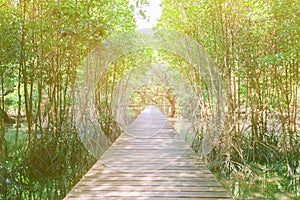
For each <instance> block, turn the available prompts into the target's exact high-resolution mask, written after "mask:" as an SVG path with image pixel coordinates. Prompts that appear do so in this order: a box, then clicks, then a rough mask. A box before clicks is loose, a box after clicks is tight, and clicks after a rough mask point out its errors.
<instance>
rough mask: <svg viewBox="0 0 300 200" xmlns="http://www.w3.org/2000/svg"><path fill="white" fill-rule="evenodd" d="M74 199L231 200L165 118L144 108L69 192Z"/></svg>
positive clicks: (154, 108) (152, 109)
mask: <svg viewBox="0 0 300 200" xmlns="http://www.w3.org/2000/svg"><path fill="white" fill-rule="evenodd" d="M71 199H72V200H73V199H80V200H83V199H91V200H92V199H168V200H169V199H202V200H204V199H210V200H212V199H232V197H231V196H230V195H229V194H228V192H227V191H226V190H225V189H224V188H223V187H222V186H221V185H220V183H219V182H218V181H217V180H216V178H215V177H214V175H213V174H212V173H211V172H210V171H209V170H208V168H207V167H206V166H205V165H204V163H203V162H202V161H201V160H200V159H199V158H198V156H197V155H196V154H195V153H194V152H193V150H192V149H191V148H190V147H189V145H188V144H187V143H186V142H185V141H184V140H183V139H182V138H180V136H179V134H178V133H177V132H176V131H175V130H174V128H173V127H172V125H171V124H170V122H169V121H168V120H167V118H166V117H165V116H164V115H163V114H162V113H161V112H160V111H159V110H158V109H157V108H156V107H147V108H146V109H145V110H144V111H143V112H142V113H141V114H140V115H139V116H138V118H137V119H136V120H135V121H134V122H133V123H132V124H131V126H130V127H129V128H128V130H127V131H126V132H125V133H123V134H122V135H121V136H120V137H119V138H118V139H117V141H116V142H115V143H114V144H113V145H112V146H111V147H110V148H109V149H108V150H107V151H106V152H105V153H104V154H103V156H102V157H101V158H100V159H99V161H98V162H97V163H96V164H95V165H94V166H93V167H92V168H91V169H90V170H89V171H88V172H87V174H86V175H85V176H84V177H83V178H82V179H81V181H80V182H79V183H78V184H77V185H76V186H75V187H74V188H73V189H72V190H71V191H70V193H69V194H68V195H67V196H66V197H65V200H71Z"/></svg>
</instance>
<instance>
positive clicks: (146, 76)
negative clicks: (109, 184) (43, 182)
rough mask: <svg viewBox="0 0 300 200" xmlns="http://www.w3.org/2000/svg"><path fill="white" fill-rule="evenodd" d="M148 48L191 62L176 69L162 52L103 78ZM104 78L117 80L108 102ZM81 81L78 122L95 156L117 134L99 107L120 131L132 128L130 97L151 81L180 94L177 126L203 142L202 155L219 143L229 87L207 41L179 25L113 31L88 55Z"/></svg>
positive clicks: (76, 99) (76, 100)
mask: <svg viewBox="0 0 300 200" xmlns="http://www.w3.org/2000/svg"><path fill="white" fill-rule="evenodd" d="M145 49H151V50H154V51H163V52H166V53H169V54H172V55H173V56H174V55H175V57H178V58H181V59H183V60H184V61H185V64H182V65H181V64H177V65H176V66H177V68H176V69H174V68H172V65H174V63H173V62H172V63H171V62H170V61H168V60H163V58H162V57H160V59H158V60H156V61H153V60H148V61H146V62H144V63H139V64H138V65H136V66H133V67H131V68H130V67H129V68H127V71H126V72H122V74H123V76H122V77H121V78H119V79H112V80H110V79H109V80H108V79H107V78H106V79H105V78H103V74H105V73H108V72H109V70H110V68H111V67H112V65H113V67H115V70H119V71H120V70H122V69H121V67H120V66H121V64H120V63H118V61H120V60H121V59H122V58H126V57H128V56H141V55H138V53H139V52H140V51H143V50H145ZM158 57H159V56H158ZM174 62H175V61H174ZM123 64H124V63H123ZM175 64H176V63H175ZM101 77H102V78H101ZM103 80H105V81H106V83H107V82H109V81H110V82H114V84H113V87H111V88H110V90H111V91H109V93H110V94H111V96H110V98H109V103H106V104H105V105H102V103H101V102H102V101H101V102H100V101H98V100H99V98H101V97H99V94H101V95H103V94H102V93H101V91H102V90H103V84H104V82H103ZM75 84H76V87H75V88H76V89H75V91H74V103H75V104H74V107H75V116H74V121H75V126H76V128H77V129H78V131H79V135H80V138H81V140H82V142H83V144H84V145H85V146H86V148H87V149H88V150H89V151H90V152H91V153H92V155H93V156H94V157H95V158H99V157H100V156H101V155H102V154H103V152H104V151H105V150H106V149H107V148H108V147H109V146H110V145H111V144H112V142H113V141H114V139H115V138H116V137H117V135H116V136H115V137H114V139H111V138H109V137H108V136H107V134H106V133H105V130H103V125H102V124H105V123H106V121H105V120H107V119H106V116H102V115H101V114H99V113H101V112H102V111H103V110H107V112H109V116H110V118H112V119H111V120H113V121H114V122H115V125H116V126H117V127H118V128H117V129H116V130H114V131H121V132H126V128H127V127H128V125H129V124H130V122H131V120H132V118H131V117H130V106H129V105H130V102H131V100H130V99H131V97H132V95H133V94H134V93H135V92H136V91H138V90H139V89H141V88H145V87H147V86H148V87H152V86H160V87H161V88H164V89H166V91H171V93H172V95H173V96H175V97H176V107H177V108H178V110H180V112H179V115H177V116H176V117H177V121H179V122H180V123H177V125H178V126H176V129H177V131H178V132H179V133H181V134H182V135H184V137H186V138H187V139H188V140H189V142H190V143H195V144H198V149H199V152H200V153H201V155H202V156H205V155H207V154H208V153H209V152H210V151H211V150H212V149H213V148H214V146H215V145H217V143H218V139H219V136H220V135H221V134H222V133H223V131H224V127H225V123H224V121H225V113H226V110H225V92H224V89H223V85H222V81H221V77H220V75H219V73H218V70H217V68H216V66H215V65H214V64H213V62H212V60H211V59H210V57H209V56H208V55H207V54H206V52H205V50H204V48H203V47H202V46H201V45H199V44H198V43H197V42H196V41H194V40H192V39H191V38H189V37H188V36H186V35H183V34H180V33H177V32H174V31H166V30H155V31H154V30H152V29H142V30H137V31H135V32H129V33H124V34H120V35H117V36H112V37H111V38H109V39H108V40H106V41H104V42H103V43H102V44H101V45H99V46H97V48H95V49H94V51H92V52H91V53H90V54H89V55H88V56H87V57H86V60H85V61H84V63H83V64H82V66H80V67H79V69H78V71H77V77H76V83H75ZM106 89H107V88H106ZM99 91H100V93H99ZM107 107H109V108H107ZM99 111H100V112H99ZM109 128H111V127H109Z"/></svg>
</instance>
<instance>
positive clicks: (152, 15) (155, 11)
mask: <svg viewBox="0 0 300 200" xmlns="http://www.w3.org/2000/svg"><path fill="white" fill-rule="evenodd" d="M161 1H162V0H148V2H149V3H150V5H145V6H143V7H141V8H142V10H145V11H146V12H145V14H146V16H147V17H149V21H148V20H145V19H142V17H141V16H140V15H139V10H140V9H141V8H138V9H136V10H135V19H136V22H137V29H142V28H152V27H153V26H155V25H156V24H157V22H158V19H159V17H160V16H161V11H162V9H161V7H160V6H159V4H160V3H161ZM132 2H133V3H132V4H134V2H135V0H132Z"/></svg>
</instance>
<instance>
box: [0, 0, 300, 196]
mask: <svg viewBox="0 0 300 200" xmlns="http://www.w3.org/2000/svg"><path fill="white" fill-rule="evenodd" d="M141 4H147V2H146V1H138V2H137V3H136V5H132V6H129V2H128V1H127V0H112V1H111V0H102V1H96V0H81V1H79V0H56V1H45V0H37V1H28V0H20V1H7V0H0V16H1V17H0V44H1V46H0V109H1V110H0V116H1V117H0V119H1V123H0V124H1V130H0V148H1V151H0V152H1V153H0V199H62V198H63V197H64V196H65V195H66V194H67V193H68V191H69V190H70V189H71V188H72V186H74V184H76V183H77V181H78V180H79V179H80V178H81V176H82V175H83V174H84V173H85V172H86V171H87V170H88V169H89V168H90V167H91V166H92V165H93V163H94V162H95V159H94V158H93V157H92V156H91V155H90V154H89V152H88V151H87V150H86V149H85V147H84V146H83V145H82V144H81V141H80V139H79V138H78V134H77V132H76V129H75V128H74V126H73V124H74V121H73V120H74V118H73V115H74V113H73V111H74V107H73V93H74V83H75V77H76V69H77V68H78V66H80V65H81V64H82V61H83V60H84V58H85V57H86V55H88V53H89V52H90V51H91V50H93V49H94V48H95V47H96V46H97V44H100V43H102V41H103V40H105V39H106V38H108V37H110V36H112V35H117V34H120V33H123V32H127V31H132V30H134V29H135V28H136V24H135V20H134V14H133V13H134V10H135V9H138V8H139V6H140V5H141ZM161 7H162V16H161V18H160V19H159V23H158V25H157V28H163V29H166V30H175V31H177V32H179V33H182V34H186V35H188V36H189V37H191V38H192V39H194V40H195V41H197V42H198V43H199V44H201V45H202V46H203V47H204V48H205V49H206V51H207V53H208V54H209V55H210V56H211V58H212V59H213V60H214V62H215V63H216V65H217V66H218V68H219V72H220V73H221V76H222V80H223V84H224V85H225V86H226V106H227V111H228V121H229V122H230V123H229V124H230V125H231V126H230V127H229V128H228V131H226V132H225V133H224V134H223V135H222V136H221V138H220V142H219V145H217V146H216V147H215V148H214V149H213V151H212V152H211V153H210V154H209V155H208V156H207V158H206V161H207V163H208V166H209V167H210V169H211V170H213V172H214V173H215V174H216V175H217V177H218V178H219V179H220V180H221V182H222V183H224V186H227V187H228V190H230V191H231V192H232V194H233V196H235V198H236V199H299V196H300V194H299V191H300V109H299V102H300V94H299V93H300V88H299V80H300V73H299V52H300V47H299V43H300V4H299V2H298V1H297V0H263V1H256V0H240V1H233V0H196V1H181V0H177V1H176V3H175V1H173V0H164V1H163V2H162V4H161ZM139 12H140V15H141V17H144V18H147V13H145V12H143V10H139ZM143 53H144V54H145V59H147V58H149V57H150V59H151V55H152V54H151V53H149V52H147V51H145V52H143ZM164 56H165V55H163V56H162V57H164ZM172 56H173V55H168V56H165V57H167V58H166V59H169V60H172V65H174V66H175V67H174V68H176V66H180V65H184V64H186V63H184V61H183V60H182V59H181V58H176V57H175V58H174V57H172ZM134 62H137V61H136V60H134V59H133V58H132V59H131V58H130V57H129V58H128V59H127V60H126V59H124V60H122V61H121V64H122V65H121V66H122V67H121V68H119V69H118V68H112V70H110V71H108V72H107V73H106V74H104V76H103V77H102V79H101V80H103V83H102V84H101V86H99V88H102V90H101V91H102V93H101V96H102V97H103V98H104V99H100V100H99V105H101V106H102V107H101V110H100V111H99V112H101V113H103V115H101V116H102V118H100V119H99V121H100V122H101V123H100V124H102V127H101V128H102V129H103V130H104V131H105V134H106V135H107V136H108V137H109V138H110V139H111V140H112V141H113V140H115V139H116V137H117V135H115V134H116V132H118V129H117V127H116V123H115V121H114V119H113V118H112V116H110V115H109V113H111V110H110V109H111V107H110V106H109V105H108V104H110V98H112V92H111V90H112V88H113V87H114V84H115V82H116V81H117V80H119V79H120V77H122V76H123V75H124V73H125V72H126V70H128V69H129V68H130V66H131V65H132V63H134ZM198 76H199V73H198V72H197V71H193V70H191V71H189V72H187V75H186V78H187V79H190V82H193V81H194V82H195V81H197V80H198V81H200V79H198V78H197V77H198ZM107 80H109V81H107ZM148 89H149V92H151V88H148ZM152 89H153V88H152ZM162 93H164V94H165V91H162ZM154 95H155V94H153V96H154ZM136 98H138V97H136ZM139 98H143V96H141V95H140V96H139ZM164 98H166V96H165V97H164ZM133 101H134V100H133ZM137 102H139V103H141V102H142V103H144V104H145V103H146V101H144V102H143V101H139V100H135V103H137ZM140 106H142V105H140ZM104 108H105V109H104ZM199 134H200V133H199ZM197 138H198V140H199V141H197V139H196V140H195V141H194V143H193V147H194V149H195V150H196V151H198V150H199V149H197V148H198V145H197V144H198V143H199V142H201V141H200V140H201V137H197Z"/></svg>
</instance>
